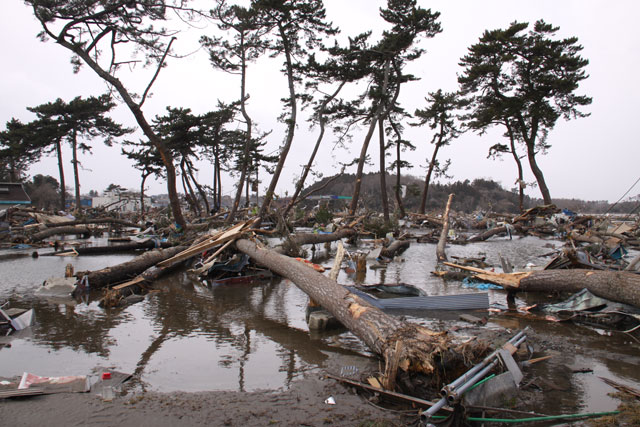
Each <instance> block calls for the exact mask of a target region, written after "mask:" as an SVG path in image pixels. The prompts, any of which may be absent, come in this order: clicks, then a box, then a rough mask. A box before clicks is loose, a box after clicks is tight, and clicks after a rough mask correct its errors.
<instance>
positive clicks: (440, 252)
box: [436, 193, 453, 262]
mask: <svg viewBox="0 0 640 427" xmlns="http://www.w3.org/2000/svg"><path fill="white" fill-rule="evenodd" d="M452 200H453V193H451V194H449V199H448V200H447V207H446V208H445V210H444V215H443V216H442V231H441V232H440V240H438V246H436V258H437V260H438V262H443V261H446V260H447V254H446V253H445V247H446V246H447V235H448V234H449V210H450V209H451V201H452Z"/></svg>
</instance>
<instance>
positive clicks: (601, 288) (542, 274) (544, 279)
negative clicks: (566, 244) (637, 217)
mask: <svg viewBox="0 0 640 427" xmlns="http://www.w3.org/2000/svg"><path fill="white" fill-rule="evenodd" d="M446 265H448V266H450V267H455V268H459V269H461V270H466V271H472V272H473V273H475V277H476V278H478V279H480V280H484V281H486V282H489V283H495V284H497V285H501V286H503V287H504V288H505V289H508V290H510V291H514V292H517V291H524V292H578V291H580V290H582V289H584V288H586V289H588V290H589V291H590V292H591V293H592V294H594V295H596V296H599V297H601V298H606V299H608V300H611V301H616V302H621V303H624V304H629V305H633V306H635V307H640V274H636V273H632V272H629V271H611V270H584V269H569V270H535V271H530V272H520V273H509V274H506V273H494V272H491V271H485V270H482V269H480V268H475V267H469V266H464V265H457V264H451V263H446Z"/></svg>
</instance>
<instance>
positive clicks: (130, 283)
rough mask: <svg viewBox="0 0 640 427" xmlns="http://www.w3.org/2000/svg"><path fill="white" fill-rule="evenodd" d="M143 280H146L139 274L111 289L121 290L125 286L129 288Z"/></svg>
mask: <svg viewBox="0 0 640 427" xmlns="http://www.w3.org/2000/svg"><path fill="white" fill-rule="evenodd" d="M142 282H144V278H143V277H142V276H137V277H135V278H134V279H131V280H129V281H128V282H124V283H121V284H119V285H116V286H114V287H112V288H111V289H114V290H117V291H120V290H122V289H124V288H127V287H129V286H133V285H137V284H138V283H142Z"/></svg>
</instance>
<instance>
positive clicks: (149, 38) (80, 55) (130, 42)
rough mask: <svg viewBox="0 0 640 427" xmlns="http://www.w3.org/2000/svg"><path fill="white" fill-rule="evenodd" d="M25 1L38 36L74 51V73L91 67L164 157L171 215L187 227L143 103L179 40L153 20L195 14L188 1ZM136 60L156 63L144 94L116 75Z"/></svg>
mask: <svg viewBox="0 0 640 427" xmlns="http://www.w3.org/2000/svg"><path fill="white" fill-rule="evenodd" d="M25 3H27V4H28V5H30V6H31V7H32V8H33V13H34V15H35V17H36V19H38V21H39V22H40V24H41V25H42V29H43V31H42V32H41V33H40V34H39V36H40V38H41V39H42V40H43V41H45V40H46V39H47V38H50V39H52V40H54V41H55V42H56V43H57V44H59V45H60V46H62V47H64V48H65V49H67V50H69V51H70V52H72V54H73V56H72V63H73V64H74V71H78V70H79V68H80V66H81V65H82V64H86V65H88V66H89V68H91V69H92V70H93V71H94V72H95V73H96V74H97V75H98V76H99V77H100V78H101V79H103V80H104V81H105V82H106V83H107V84H108V85H109V86H110V88H112V89H113V90H115V91H116V92H117V93H118V94H119V95H120V97H121V98H122V100H123V101H124V103H125V104H126V105H127V107H128V108H129V110H130V111H131V113H132V114H133V116H134V118H135V120H136V122H137V123H138V125H139V126H140V128H141V129H142V132H144V134H145V136H146V137H147V139H149V142H150V143H151V145H152V146H153V147H154V148H155V149H156V150H157V151H158V153H159V155H160V157H161V159H162V163H163V165H164V167H165V169H166V176H167V192H168V193H169V202H170V205H171V211H172V213H173V217H174V219H175V221H176V223H178V224H179V225H180V226H182V227H185V226H186V222H185V220H184V217H183V216H182V210H181V208H180V200H179V197H178V193H177V191H176V171H175V166H174V164H173V158H172V157H171V152H170V150H169V149H168V148H167V147H166V144H165V143H164V141H163V140H162V138H160V137H159V136H158V135H157V134H156V133H155V132H154V130H153V128H152V127H151V125H150V123H149V122H148V120H147V118H146V116H145V113H144V112H143V110H142V107H143V106H144V102H145V101H146V99H147V98H148V97H149V93H150V90H151V87H152V85H153V83H154V82H155V81H156V79H157V77H158V74H159V73H160V70H161V69H162V67H163V66H164V65H165V64H166V58H167V55H168V54H169V52H170V50H171V45H172V43H173V41H174V40H175V39H176V37H175V34H176V32H175V31H171V30H169V29H166V28H158V27H157V26H154V24H156V23H162V22H165V21H166V20H167V15H168V13H170V12H174V13H176V14H178V15H181V18H182V19H185V18H186V19H188V18H189V16H190V15H191V14H193V13H197V12H196V11H195V10H193V9H189V8H187V7H186V3H187V2H186V0H154V1H150V0H104V1H95V0H78V1H68V2H67V1H50V0H25ZM141 56H142V57H141ZM137 63H143V64H155V65H156V66H157V67H156V70H155V73H154V74H153V76H152V77H151V79H150V81H149V83H148V84H147V86H146V87H145V88H144V90H143V91H142V93H141V94H136V93H134V92H133V91H132V90H130V89H129V88H127V87H126V86H125V84H124V83H123V82H122V80H121V79H120V78H119V77H118V71H119V70H121V69H123V68H129V67H132V66H134V65H135V64H137Z"/></svg>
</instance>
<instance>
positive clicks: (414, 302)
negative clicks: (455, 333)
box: [347, 286, 489, 310]
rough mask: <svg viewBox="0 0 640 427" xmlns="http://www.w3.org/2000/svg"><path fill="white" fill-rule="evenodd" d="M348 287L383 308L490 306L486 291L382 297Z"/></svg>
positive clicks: (442, 308) (418, 308) (472, 308)
mask: <svg viewBox="0 0 640 427" xmlns="http://www.w3.org/2000/svg"><path fill="white" fill-rule="evenodd" d="M347 288H348V289H349V291H351V292H353V293H354V294H356V295H358V296H360V297H362V298H363V299H364V300H366V301H367V302H369V303H370V304H371V305H373V306H375V307H377V308H379V309H381V310H477V309H487V308H489V294H488V293H486V292H474V293H470V294H460V295H433V296H424V297H405V298H384V299H382V298H376V297H374V296H371V295H369V294H367V293H366V292H362V291H360V290H358V289H356V288H353V287H350V286H349V287H347Z"/></svg>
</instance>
